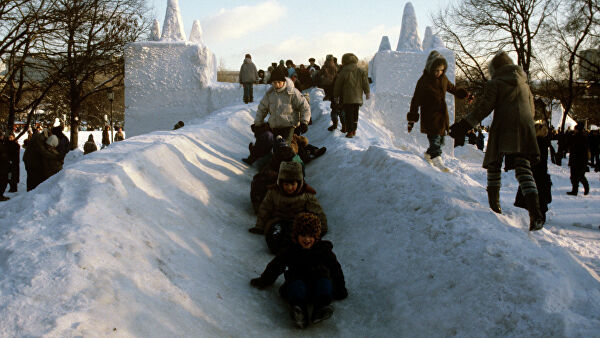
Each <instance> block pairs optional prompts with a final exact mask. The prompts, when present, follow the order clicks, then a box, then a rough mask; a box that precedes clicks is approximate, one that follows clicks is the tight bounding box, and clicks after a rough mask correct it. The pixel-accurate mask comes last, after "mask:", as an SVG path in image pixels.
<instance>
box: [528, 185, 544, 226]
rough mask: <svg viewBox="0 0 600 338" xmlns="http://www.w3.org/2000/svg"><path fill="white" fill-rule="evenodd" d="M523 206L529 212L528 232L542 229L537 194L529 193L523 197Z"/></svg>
mask: <svg viewBox="0 0 600 338" xmlns="http://www.w3.org/2000/svg"><path fill="white" fill-rule="evenodd" d="M524 198H525V205H527V210H528V211H529V231H536V230H540V229H541V228H543V227H544V216H543V215H542V211H541V209H540V200H539V198H538V194H537V193H529V194H527V195H525V196H524Z"/></svg>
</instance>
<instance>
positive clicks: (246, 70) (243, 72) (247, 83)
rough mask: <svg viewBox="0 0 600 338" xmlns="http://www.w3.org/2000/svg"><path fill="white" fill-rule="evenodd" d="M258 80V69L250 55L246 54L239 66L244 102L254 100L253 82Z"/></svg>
mask: <svg viewBox="0 0 600 338" xmlns="http://www.w3.org/2000/svg"><path fill="white" fill-rule="evenodd" d="M257 80H258V71H257V70H256V66H255V65H254V62H252V56H250V54H246V57H245V58H244V63H242V66H241V67H240V75H239V81H240V84H241V85H242V86H243V87H244V103H249V102H254V87H253V85H254V82H256V81H257Z"/></svg>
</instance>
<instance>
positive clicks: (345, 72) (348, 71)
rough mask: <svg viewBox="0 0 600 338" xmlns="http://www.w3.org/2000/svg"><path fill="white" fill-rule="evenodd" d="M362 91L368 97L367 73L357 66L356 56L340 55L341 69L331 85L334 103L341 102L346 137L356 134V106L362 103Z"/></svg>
mask: <svg viewBox="0 0 600 338" xmlns="http://www.w3.org/2000/svg"><path fill="white" fill-rule="evenodd" d="M363 93H365V95H366V96H367V100H368V99H369V98H370V95H371V94H370V93H371V91H370V88H369V80H368V79H367V73H365V72H364V71H363V70H362V69H360V68H359V67H358V58H357V57H356V55H354V54H352V53H346V54H344V55H343V56H342V70H341V71H340V72H339V74H338V75H337V78H336V79H335V84H334V85H333V97H334V101H335V102H336V103H339V102H340V101H341V102H343V109H344V113H345V117H346V130H347V131H348V133H347V134H346V137H348V138H352V137H354V136H356V128H358V108H359V107H360V106H362V104H363Z"/></svg>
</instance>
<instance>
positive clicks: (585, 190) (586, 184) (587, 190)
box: [581, 176, 590, 196]
mask: <svg viewBox="0 0 600 338" xmlns="http://www.w3.org/2000/svg"><path fill="white" fill-rule="evenodd" d="M581 183H583V194H584V195H586V196H587V194H589V193H590V183H589V182H588V180H587V178H585V176H584V177H583V178H582V179H581Z"/></svg>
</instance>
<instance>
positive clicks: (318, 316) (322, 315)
mask: <svg viewBox="0 0 600 338" xmlns="http://www.w3.org/2000/svg"><path fill="white" fill-rule="evenodd" d="M331 315H333V307H332V306H331V305H326V306H323V307H319V308H315V310H314V311H313V314H312V317H311V321H312V323H313V324H317V323H320V322H322V321H324V320H326V319H329V318H330V317H331Z"/></svg>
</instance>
